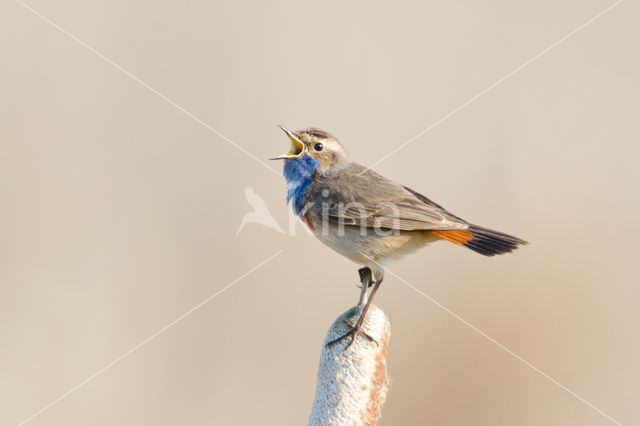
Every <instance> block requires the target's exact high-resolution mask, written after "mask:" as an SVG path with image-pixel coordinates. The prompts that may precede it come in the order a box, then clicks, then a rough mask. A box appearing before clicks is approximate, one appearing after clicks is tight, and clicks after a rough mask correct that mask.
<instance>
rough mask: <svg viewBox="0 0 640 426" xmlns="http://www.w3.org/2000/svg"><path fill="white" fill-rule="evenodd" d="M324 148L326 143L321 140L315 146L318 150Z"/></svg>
mask: <svg viewBox="0 0 640 426" xmlns="http://www.w3.org/2000/svg"><path fill="white" fill-rule="evenodd" d="M322 148H324V145H323V144H322V143H320V142H318V143H317V144H315V145H314V146H313V149H315V150H316V151H322Z"/></svg>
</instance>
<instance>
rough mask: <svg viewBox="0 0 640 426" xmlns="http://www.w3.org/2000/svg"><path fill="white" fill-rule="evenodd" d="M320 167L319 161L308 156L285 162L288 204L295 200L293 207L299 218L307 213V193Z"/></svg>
mask: <svg viewBox="0 0 640 426" xmlns="http://www.w3.org/2000/svg"><path fill="white" fill-rule="evenodd" d="M318 166H320V163H319V162H318V160H316V159H315V158H313V157H312V156H310V155H308V154H304V155H302V156H300V157H298V158H292V159H288V160H284V177H285V179H286V180H287V184H289V190H288V191H287V203H288V202H290V201H291V200H292V199H293V203H292V205H291V207H293V211H294V212H295V213H296V214H297V215H298V216H301V215H303V214H304V213H305V211H304V207H305V204H306V203H305V202H306V199H305V193H306V192H307V189H308V188H309V185H311V179H312V177H313V173H314V172H315V171H316V169H317V168H318Z"/></svg>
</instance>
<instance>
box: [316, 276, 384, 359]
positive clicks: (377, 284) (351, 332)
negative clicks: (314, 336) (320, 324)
mask: <svg viewBox="0 0 640 426" xmlns="http://www.w3.org/2000/svg"><path fill="white" fill-rule="evenodd" d="M380 284H382V277H380V279H379V280H377V281H376V282H374V283H373V289H372V290H371V294H370V295H369V298H368V299H367V303H366V304H365V305H364V308H363V309H362V313H361V314H360V317H359V318H358V321H357V322H356V325H354V326H353V327H352V328H351V329H350V330H349V331H347V332H346V333H345V334H344V335H342V336H340V337H338V338H337V339H334V340H332V341H330V342H329V343H327V346H332V345H335V344H336V343H338V342H341V341H343V340H344V339H346V338H347V337H351V341H350V342H349V344H348V345H347V346H346V347H345V348H344V350H345V351H346V350H347V349H348V348H349V346H351V345H353V342H354V341H355V340H356V336H357V335H358V334H362V335H363V336H364V337H366V338H367V339H369V340H371V341H373V342H375V340H374V339H373V338H372V337H371V336H369V335H368V334H367V333H365V332H364V331H362V330H361V328H362V323H363V322H364V318H365V316H366V315H367V311H368V310H369V305H371V301H372V300H373V296H375V295H376V291H378V288H380ZM376 343H377V342H376Z"/></svg>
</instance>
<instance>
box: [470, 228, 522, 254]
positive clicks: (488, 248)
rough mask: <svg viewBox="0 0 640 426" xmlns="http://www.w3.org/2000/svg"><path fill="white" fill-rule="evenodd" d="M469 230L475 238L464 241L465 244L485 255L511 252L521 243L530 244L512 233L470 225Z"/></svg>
mask: <svg viewBox="0 0 640 426" xmlns="http://www.w3.org/2000/svg"><path fill="white" fill-rule="evenodd" d="M469 231H471V233H472V234H473V238H472V239H471V240H469V241H467V242H466V243H464V246H465V247H468V248H470V249H471V250H473V251H475V252H476V253H480V254H482V255H485V256H495V255H497V254H504V253H510V252H512V251H514V250H515V249H517V248H518V247H520V246H521V245H526V244H529V243H527V242H526V241H524V240H521V239H520V238H517V237H514V236H512V235H508V234H503V233H502V232H498V231H492V230H491V229H487V228H483V227H481V226H476V225H469Z"/></svg>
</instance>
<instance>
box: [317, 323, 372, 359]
mask: <svg viewBox="0 0 640 426" xmlns="http://www.w3.org/2000/svg"><path fill="white" fill-rule="evenodd" d="M342 322H343V323H344V325H346V326H347V327H350V328H349V330H348V331H347V332H346V333H345V334H343V335H342V336H340V337H338V338H337V339H333V340H332V341H330V342H329V343H327V347H329V346H333V345H335V344H336V343H339V342H341V341H343V340H344V339H348V338H351V341H350V342H349V343H348V344H347V346H345V348H344V350H345V351H346V350H347V349H349V347H350V346H351V345H353V342H355V340H356V337H357V336H358V334H360V335H361V336H364V337H365V338H366V339H367V340H369V341H370V342H373V343H375V344H376V345H378V342H377V341H376V339H374V338H373V337H371V336H369V335H368V334H367V333H366V332H365V331H364V330H362V324H359V323H356V325H355V326H352V325H351V324H350V323H349V322H348V321H346V320H342Z"/></svg>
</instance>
